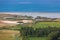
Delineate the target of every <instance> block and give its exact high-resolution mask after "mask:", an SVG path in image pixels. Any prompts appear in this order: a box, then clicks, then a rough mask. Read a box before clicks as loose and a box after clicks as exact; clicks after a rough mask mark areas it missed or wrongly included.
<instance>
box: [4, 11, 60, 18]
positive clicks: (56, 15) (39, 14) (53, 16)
mask: <svg viewBox="0 0 60 40" xmlns="http://www.w3.org/2000/svg"><path fill="white" fill-rule="evenodd" d="M4 13H5V14H17V15H28V16H33V17H36V16H42V17H50V18H60V13H40V12H18V13H17V12H4Z"/></svg>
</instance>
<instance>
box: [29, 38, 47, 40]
mask: <svg viewBox="0 0 60 40" xmlns="http://www.w3.org/2000/svg"><path fill="white" fill-rule="evenodd" d="M46 39H47V38H46V37H30V40H46Z"/></svg>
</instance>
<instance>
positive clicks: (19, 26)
mask: <svg viewBox="0 0 60 40" xmlns="http://www.w3.org/2000/svg"><path fill="white" fill-rule="evenodd" d="M55 35H57V36H55ZM58 35H60V18H49V17H41V16H37V17H33V16H28V15H24V16H23V15H16V14H0V40H55V39H54V38H55V37H57V38H56V39H57V40H60V39H59V37H60V36H58Z"/></svg>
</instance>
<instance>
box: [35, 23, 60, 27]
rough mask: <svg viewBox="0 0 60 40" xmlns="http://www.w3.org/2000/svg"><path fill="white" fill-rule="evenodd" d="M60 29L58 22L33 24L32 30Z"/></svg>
mask: <svg viewBox="0 0 60 40" xmlns="http://www.w3.org/2000/svg"><path fill="white" fill-rule="evenodd" d="M48 26H50V27H60V22H38V23H36V24H34V28H46V27H48Z"/></svg>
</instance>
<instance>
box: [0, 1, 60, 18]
mask: <svg viewBox="0 0 60 40" xmlns="http://www.w3.org/2000/svg"><path fill="white" fill-rule="evenodd" d="M0 12H10V14H22V15H32V16H34V17H35V16H37V15H38V16H48V17H60V0H0ZM13 12H14V13H13ZM15 12H17V13H15ZM18 12H20V13H18ZM47 12H48V13H47Z"/></svg>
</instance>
